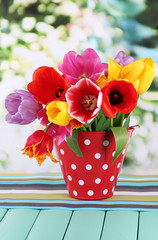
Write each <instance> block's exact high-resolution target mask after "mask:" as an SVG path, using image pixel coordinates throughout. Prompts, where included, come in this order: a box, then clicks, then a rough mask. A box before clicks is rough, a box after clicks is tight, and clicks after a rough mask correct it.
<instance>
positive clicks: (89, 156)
mask: <svg viewBox="0 0 158 240" xmlns="http://www.w3.org/2000/svg"><path fill="white" fill-rule="evenodd" d="M133 130H134V127H130V128H129V129H128V141H127V144H126V146H125V148H124V150H123V151H122V153H121V154H120V155H119V157H118V158H117V159H116V160H115V162H114V163H113V164H112V162H113V156H114V152H115V140H114V136H113V134H112V132H111V131H104V132H103V131H101V132H79V135H78V144H79V147H80V149H81V151H82V154H83V157H78V156H77V155H76V154H75V153H74V152H73V151H72V150H71V149H70V148H69V147H68V145H67V143H66V141H64V142H62V143H61V144H60V145H59V146H58V145H57V144H56V143H55V150H56V154H57V157H58V160H59V163H60V167H61V170H62V173H63V176H64V179H65V182H66V185H67V189H68V191H69V194H70V196H71V197H73V198H77V199H89V200H90V199H104V198H109V197H111V196H112V195H113V193H114V190H115V186H116V183H117V179H118V175H119V172H120V169H121V166H122V163H123V160H124V157H125V154H126V150H127V146H128V143H129V139H130V137H131V135H132V132H133Z"/></svg>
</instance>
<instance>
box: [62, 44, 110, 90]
mask: <svg viewBox="0 0 158 240" xmlns="http://www.w3.org/2000/svg"><path fill="white" fill-rule="evenodd" d="M105 66H106V64H105V63H101V60H100V58H99V56H98V54H97V53H96V52H95V51H94V50H93V49H91V48H87V49H86V50H85V51H84V52H83V53H82V54H81V55H77V54H76V52H74V51H70V52H68V53H67V54H65V56H64V59H63V64H59V65H58V68H59V70H60V71H61V72H62V73H63V74H64V75H65V76H66V77H67V78H68V80H69V82H70V83H71V84H73V85H74V84H75V83H76V82H78V81H79V80H80V79H82V78H89V79H91V80H92V81H93V82H95V81H96V80H97V79H98V77H99V76H100V74H101V72H102V71H103V70H104V69H105Z"/></svg>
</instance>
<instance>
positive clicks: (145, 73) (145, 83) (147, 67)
mask: <svg viewBox="0 0 158 240" xmlns="http://www.w3.org/2000/svg"><path fill="white" fill-rule="evenodd" d="M155 73H156V72H155V63H154V61H153V60H152V58H146V59H145V60H144V68H143V70H142V72H141V74H140V75H139V87H138V90H137V93H138V94H139V95H141V94H143V93H144V92H146V91H147V90H148V88H149V87H150V85H151V83H152V80H153V78H154V76H155Z"/></svg>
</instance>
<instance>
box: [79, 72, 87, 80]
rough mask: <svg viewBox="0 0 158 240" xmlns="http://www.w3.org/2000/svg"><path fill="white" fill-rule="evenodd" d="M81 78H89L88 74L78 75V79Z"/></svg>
mask: <svg viewBox="0 0 158 240" xmlns="http://www.w3.org/2000/svg"><path fill="white" fill-rule="evenodd" d="M82 78H89V75H88V74H87V73H83V74H81V75H80V76H79V79H82Z"/></svg>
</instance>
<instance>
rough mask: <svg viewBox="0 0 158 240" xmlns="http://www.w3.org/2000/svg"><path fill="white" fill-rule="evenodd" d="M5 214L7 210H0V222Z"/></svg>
mask: <svg viewBox="0 0 158 240" xmlns="http://www.w3.org/2000/svg"><path fill="white" fill-rule="evenodd" d="M6 212H7V209H0V221H1V220H2V218H3V217H4V215H5V214H6Z"/></svg>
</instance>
